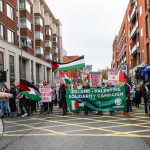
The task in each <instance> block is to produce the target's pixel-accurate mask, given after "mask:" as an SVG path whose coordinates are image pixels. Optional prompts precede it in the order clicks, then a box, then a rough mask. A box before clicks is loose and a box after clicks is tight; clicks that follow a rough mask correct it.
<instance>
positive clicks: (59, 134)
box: [0, 107, 150, 150]
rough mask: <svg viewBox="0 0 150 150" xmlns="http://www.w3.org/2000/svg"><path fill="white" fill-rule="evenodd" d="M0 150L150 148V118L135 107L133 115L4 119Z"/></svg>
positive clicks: (39, 116)
mask: <svg viewBox="0 0 150 150" xmlns="http://www.w3.org/2000/svg"><path fill="white" fill-rule="evenodd" d="M4 127H5V132H4V135H3V137H2V139H0V150H132V149H134V150H150V117H148V116H146V115H145V114H144V111H143V109H134V110H133V112H132V114H131V116H130V117H126V116H123V115H122V113H121V112H117V113H116V115H115V116H109V115H108V113H105V115H104V116H98V115H96V114H95V113H92V114H89V116H84V115H83V114H77V115H74V114H69V115H67V116H63V115H62V110H60V109H58V108H56V107H55V110H54V112H53V113H52V114H49V115H39V114H38V113H37V114H33V115H32V116H31V117H26V118H20V117H17V118H6V119H4Z"/></svg>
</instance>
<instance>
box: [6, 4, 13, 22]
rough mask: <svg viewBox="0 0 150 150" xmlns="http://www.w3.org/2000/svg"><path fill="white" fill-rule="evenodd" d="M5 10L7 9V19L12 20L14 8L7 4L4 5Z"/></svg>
mask: <svg viewBox="0 0 150 150" xmlns="http://www.w3.org/2000/svg"><path fill="white" fill-rule="evenodd" d="M8 7H9V8H8ZM6 8H7V17H8V18H10V19H11V20H14V8H13V7H12V6H11V5H10V4H9V3H7V4H6ZM9 11H10V12H9ZM9 13H10V14H9Z"/></svg>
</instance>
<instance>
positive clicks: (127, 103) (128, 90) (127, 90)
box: [123, 80, 130, 116]
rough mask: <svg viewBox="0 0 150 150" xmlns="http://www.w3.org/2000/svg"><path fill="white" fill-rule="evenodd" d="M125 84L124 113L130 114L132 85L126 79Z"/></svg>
mask: <svg viewBox="0 0 150 150" xmlns="http://www.w3.org/2000/svg"><path fill="white" fill-rule="evenodd" d="M124 86H125V95H126V110H124V113H123V114H124V115H126V116H130V114H129V107H130V87H129V85H128V84H127V81H126V80H125V82H124Z"/></svg>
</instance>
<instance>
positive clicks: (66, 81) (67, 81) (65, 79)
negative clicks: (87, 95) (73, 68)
mask: <svg viewBox="0 0 150 150" xmlns="http://www.w3.org/2000/svg"><path fill="white" fill-rule="evenodd" d="M64 81H65V83H66V84H73V82H72V81H71V80H70V79H69V78H68V77H67V76H66V75H64Z"/></svg>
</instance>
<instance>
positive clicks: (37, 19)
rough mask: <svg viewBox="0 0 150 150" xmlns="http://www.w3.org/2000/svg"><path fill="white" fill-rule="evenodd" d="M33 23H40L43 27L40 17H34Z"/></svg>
mask: <svg viewBox="0 0 150 150" xmlns="http://www.w3.org/2000/svg"><path fill="white" fill-rule="evenodd" d="M34 22H35V24H38V25H41V26H42V27H43V20H42V19H41V17H34Z"/></svg>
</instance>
